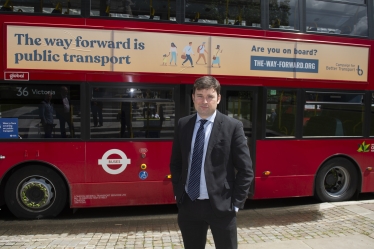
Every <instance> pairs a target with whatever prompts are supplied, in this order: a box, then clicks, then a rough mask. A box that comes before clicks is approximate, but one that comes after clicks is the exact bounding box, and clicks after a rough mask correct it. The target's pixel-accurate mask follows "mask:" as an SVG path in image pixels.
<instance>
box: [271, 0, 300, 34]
mask: <svg viewBox="0 0 374 249" xmlns="http://www.w3.org/2000/svg"><path fill="white" fill-rule="evenodd" d="M298 2H299V1H298V0H270V1H269V25H270V28H272V29H289V30H299V29H300V27H299V19H300V17H299V12H300V11H299V4H298Z"/></svg>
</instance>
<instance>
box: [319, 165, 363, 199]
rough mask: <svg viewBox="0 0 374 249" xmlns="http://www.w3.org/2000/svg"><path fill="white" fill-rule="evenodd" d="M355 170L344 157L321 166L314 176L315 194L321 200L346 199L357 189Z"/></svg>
mask: <svg viewBox="0 0 374 249" xmlns="http://www.w3.org/2000/svg"><path fill="white" fill-rule="evenodd" d="M357 182H358V179H357V172H356V169H355V167H354V165H353V164H352V163H351V162H350V161H348V160H347V159H344V158H339V159H334V160H331V161H329V162H327V163H326V164H324V165H323V166H322V168H321V169H320V171H319V172H318V175H317V178H316V196H317V198H318V199H319V200H320V201H323V202H334V201H347V200H349V199H351V198H352V196H353V195H354V193H355V192H356V189H357Z"/></svg>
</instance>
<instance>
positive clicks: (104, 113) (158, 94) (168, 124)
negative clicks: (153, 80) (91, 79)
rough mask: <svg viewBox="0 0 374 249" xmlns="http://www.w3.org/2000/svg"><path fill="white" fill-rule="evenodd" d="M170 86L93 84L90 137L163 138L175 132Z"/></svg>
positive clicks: (173, 107) (169, 136)
mask: <svg viewBox="0 0 374 249" xmlns="http://www.w3.org/2000/svg"><path fill="white" fill-rule="evenodd" d="M174 109H175V105H174V98H173V90H172V89H170V88H169V89H167V88H163V89H160V88H157V89H149V88H146V87H144V88H131V87H127V88H126V87H125V88H110V87H92V98H91V138H164V139H172V138H173V135H174V112H175V110H174Z"/></svg>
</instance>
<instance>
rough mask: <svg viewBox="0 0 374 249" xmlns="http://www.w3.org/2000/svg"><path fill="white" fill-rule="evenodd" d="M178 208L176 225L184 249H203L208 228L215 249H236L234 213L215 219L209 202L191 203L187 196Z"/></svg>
mask: <svg viewBox="0 0 374 249" xmlns="http://www.w3.org/2000/svg"><path fill="white" fill-rule="evenodd" d="M178 208H179V211H178V225H179V228H180V230H181V232H182V237H183V243H184V247H185V248H186V249H204V248H205V244H206V236H207V232H208V228H209V227H210V230H211V231H212V234H213V239H214V244H215V247H216V249H237V248H238V238H237V228H236V213H235V211H233V212H232V213H230V214H229V215H227V216H224V217H217V216H216V215H215V214H214V212H213V209H212V206H211V204H210V201H209V200H195V201H191V199H190V198H189V197H188V195H187V194H185V195H184V198H183V202H182V203H181V204H180V205H178Z"/></svg>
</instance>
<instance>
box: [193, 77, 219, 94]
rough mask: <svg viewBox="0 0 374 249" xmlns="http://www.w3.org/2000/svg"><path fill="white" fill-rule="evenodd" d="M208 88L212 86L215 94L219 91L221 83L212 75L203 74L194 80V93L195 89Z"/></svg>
mask: <svg viewBox="0 0 374 249" xmlns="http://www.w3.org/2000/svg"><path fill="white" fill-rule="evenodd" d="M210 88H213V89H214V90H215V91H216V92H217V95H219V94H220V92H221V85H220V83H219V81H218V80H217V79H216V78H214V77H213V76H203V77H200V78H198V79H196V80H195V84H194V85H193V93H195V91H196V90H202V89H210Z"/></svg>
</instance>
